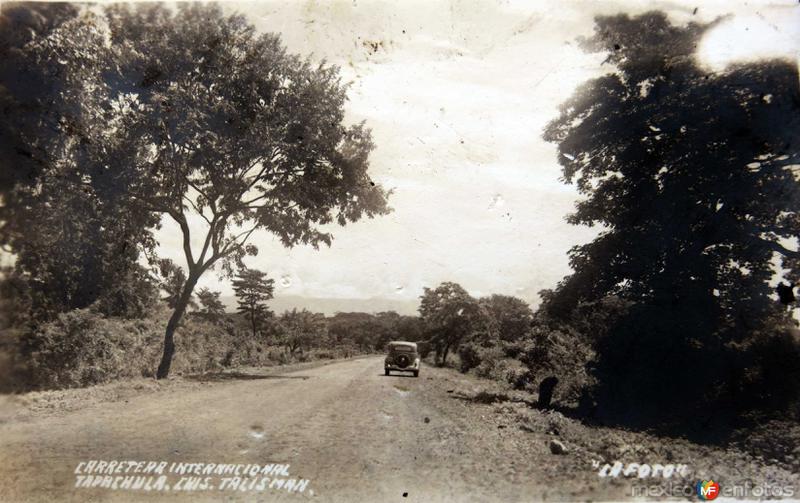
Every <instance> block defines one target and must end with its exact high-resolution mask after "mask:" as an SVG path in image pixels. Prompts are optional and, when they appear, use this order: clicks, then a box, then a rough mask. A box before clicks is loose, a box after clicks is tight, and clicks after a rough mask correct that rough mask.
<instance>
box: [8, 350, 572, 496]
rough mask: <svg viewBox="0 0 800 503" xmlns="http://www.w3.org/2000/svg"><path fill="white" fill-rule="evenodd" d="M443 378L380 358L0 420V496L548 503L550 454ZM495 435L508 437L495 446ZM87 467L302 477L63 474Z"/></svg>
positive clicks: (443, 373) (552, 491)
mask: <svg viewBox="0 0 800 503" xmlns="http://www.w3.org/2000/svg"><path fill="white" fill-rule="evenodd" d="M452 376H453V372H452V371H449V370H442V369H434V368H428V367H424V368H423V371H422V373H421V375H420V377H419V378H417V379H415V378H412V377H404V376H400V375H397V376H395V375H392V376H390V377H386V376H384V375H383V369H382V358H381V357H370V358H363V359H358V360H350V361H345V362H341V363H334V364H330V365H327V366H323V367H319V368H315V369H309V370H303V371H296V372H291V373H286V374H282V375H278V376H268V377H267V376H260V378H255V377H254V378H249V379H235V380H228V381H225V382H214V383H211V384H207V385H204V386H202V387H200V388H199V389H191V390H188V391H186V390H184V391H181V390H178V391H175V392H165V393H159V394H155V395H142V396H137V397H134V398H132V399H130V400H128V401H127V403H125V402H115V403H105V404H100V405H95V406H92V407H89V408H87V409H83V410H78V411H74V412H68V413H66V414H61V415H51V416H49V417H39V418H33V419H31V420H28V421H17V422H10V423H7V424H4V425H0V499H2V500H3V501H50V502H54V501H157V500H164V499H166V500H169V501H172V500H186V501H219V500H225V501H230V500H234V501H307V500H312V501H375V502H388V501H403V502H407V501H424V502H429V501H504V502H506V501H531V500H539V499H541V498H542V497H548V496H549V497H556V498H558V497H559V495H560V493H559V491H558V488H557V487H549V486H548V485H547V484H546V483H545V480H544V479H543V477H545V476H546V471H547V470H546V469H547V465H548V464H549V463H550V462H549V461H548V459H551V458H552V457H553V455H552V454H550V452H549V450H548V447H547V446H546V445H545V444H544V443H542V442H533V441H531V439H529V438H525V436H526V432H524V431H521V430H519V429H516V428H513V427H511V426H509V427H504V426H501V427H498V425H497V424H495V422H493V421H488V420H486V419H487V418H485V417H482V416H484V415H486V414H491V410H490V409H488V408H486V407H485V406H484V407H481V406H477V407H476V405H474V404H471V403H468V402H467V401H465V400H463V399H459V398H458V396H454V393H453V390H452V389H446V388H448V386H452V385H453V382H452V381H451V380H449V379H451V378H452ZM448 391H449V393H448ZM488 419H491V418H488ZM509 435H511V436H516V437H519V438H518V439H517V440H519V442H520V443H519V444H518V443H517V442H507V441H506V440H507V438H506V437H508V436H509ZM527 435H528V436H530V435H529V434H527ZM519 445H522V446H525V448H524V449H521V450H520V449H519ZM512 446H513V447H512ZM89 460H107V461H108V460H144V461H151V460H153V461H166V462H170V463H171V462H184V463H217V464H221V463H251V464H260V465H264V464H268V463H284V464H289V465H290V467H289V469H288V471H289V473H290V475H291V476H292V477H296V478H298V479H300V478H302V479H307V480H308V481H309V483H308V486H307V487H306V489H305V490H304V491H303V492H302V493H297V492H295V493H291V494H289V493H287V492H284V491H280V490H270V489H267V490H264V491H258V490H246V491H238V490H233V491H231V490H220V489H219V488H218V487H215V488H213V489H206V490H205V491H201V490H197V491H193V492H181V491H176V490H171V491H155V492H154V491H151V492H146V491H143V490H138V491H133V490H119V489H118V490H111V489H101V488H94V489H91V488H88V489H87V488H75V483H76V475H75V474H74V470H75V468H76V466H77V465H78V463H80V462H83V461H89ZM550 468H552V466H550ZM175 480H176V478H175V477H171V482H172V483H173V484H174V482H175ZM215 481H216V482H218V481H219V477H217V478H216V479H215ZM217 485H219V484H217ZM404 494H405V495H404ZM584 494H585V493H584ZM560 496H561V497H565V498H569V494H562V495H560Z"/></svg>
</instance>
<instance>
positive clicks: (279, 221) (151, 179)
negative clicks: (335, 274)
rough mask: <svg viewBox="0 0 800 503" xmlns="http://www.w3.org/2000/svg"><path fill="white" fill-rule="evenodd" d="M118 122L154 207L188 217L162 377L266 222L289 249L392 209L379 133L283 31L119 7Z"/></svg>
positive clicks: (113, 21) (157, 8)
mask: <svg viewBox="0 0 800 503" xmlns="http://www.w3.org/2000/svg"><path fill="white" fill-rule="evenodd" d="M107 14H108V15H107V20H108V26H109V30H110V50H111V52H112V57H113V61H114V65H113V66H110V67H108V68H105V69H104V70H105V73H104V77H105V79H106V80H107V81H108V82H109V84H110V86H111V90H112V92H113V99H112V100H111V102H112V103H113V106H114V107H115V108H116V109H117V110H119V114H118V116H117V117H116V120H115V121H114V122H113V123H112V124H111V127H112V129H113V131H114V134H115V137H116V138H117V139H118V141H119V144H120V145H124V146H125V150H124V152H121V153H120V155H118V156H116V158H115V160H114V162H115V164H121V165H124V166H125V170H126V171H128V172H132V173H136V174H137V177H136V179H135V181H133V182H132V184H131V186H130V190H131V191H133V192H134V193H135V194H136V197H137V199H138V201H139V202H140V204H141V205H142V206H143V207H146V208H147V209H148V210H149V211H151V212H153V213H154V214H158V215H165V216H166V217H167V218H169V219H171V220H172V221H174V222H175V224H176V226H177V227H178V228H179V229H180V232H181V234H182V238H183V251H184V255H185V261H186V263H185V266H186V269H187V275H186V281H185V283H184V285H183V290H182V292H181V295H180V297H179V298H178V302H177V304H176V306H175V309H174V311H173V313H172V315H171V317H170V319H169V321H168V323H167V327H166V331H165V335H164V351H163V357H162V360H161V363H160V365H159V367H158V371H157V373H156V375H157V377H158V378H163V377H166V376H167V375H168V373H169V369H170V364H171V361H172V356H173V354H174V351H175V343H174V339H173V335H174V332H175V328H176V327H177V325H178V322H179V321H180V319H181V317H182V316H183V314H184V311H185V310H186V306H187V304H188V302H189V299H190V297H191V295H192V291H193V290H194V287H195V285H196V284H197V281H198V279H199V278H200V277H201V276H202V275H203V274H204V273H205V272H206V271H208V270H209V269H211V268H213V267H214V266H215V265H219V266H221V268H222V270H223V271H224V272H226V273H228V274H230V273H231V272H232V271H233V269H234V267H235V266H241V261H242V258H243V257H244V256H245V255H248V254H249V255H254V254H255V253H257V249H256V248H255V246H253V245H252V244H249V243H248V239H249V238H250V236H251V235H252V234H253V232H255V231H256V230H258V229H261V230H265V231H267V232H271V233H273V234H274V235H276V236H277V237H278V238H279V239H280V240H281V242H282V243H283V244H284V245H285V246H294V245H297V244H310V245H312V246H314V247H317V246H318V245H319V244H320V243H324V244H330V243H331V238H332V236H331V234H330V226H328V225H327V224H331V223H338V224H339V225H345V224H346V223H347V222H354V221H356V220H359V219H360V218H361V217H363V216H368V217H372V216H375V215H380V214H384V213H386V212H387V211H388V209H387V205H386V193H385V192H384V191H383V190H382V189H381V187H380V186H378V185H376V184H375V183H374V182H372V181H371V180H370V178H369V175H368V173H367V169H368V167H369V161H368V156H369V153H370V151H371V150H372V148H373V143H372V140H371V137H370V132H369V130H368V129H366V128H365V127H364V126H363V125H362V124H359V125H354V126H347V125H345V122H344V105H345V101H346V86H345V85H343V84H342V83H341V81H340V78H339V71H338V68H336V67H333V66H328V65H325V64H312V63H311V62H310V61H309V60H306V59H302V58H300V57H298V56H295V55H292V54H289V53H287V52H286V50H285V48H284V47H283V45H282V44H281V42H280V38H279V37H278V36H277V35H274V34H258V33H256V31H255V28H254V27H253V26H252V25H251V24H249V23H248V22H247V21H246V20H245V18H244V17H243V16H240V15H225V14H223V12H222V10H221V9H220V8H219V7H217V6H215V5H205V4H180V5H179V6H178V7H177V10H176V11H175V10H171V9H168V8H166V7H164V6H162V5H152V4H149V5H141V6H137V7H135V8H134V7H130V6H127V5H117V6H112V7H110V8H109V9H108V10H107Z"/></svg>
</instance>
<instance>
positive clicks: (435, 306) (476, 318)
mask: <svg viewBox="0 0 800 503" xmlns="http://www.w3.org/2000/svg"><path fill="white" fill-rule="evenodd" d="M419 313H420V317H421V318H422V321H423V323H424V325H425V327H426V331H427V333H428V334H430V342H431V344H432V345H433V346H434V348H435V349H436V356H437V360H438V361H439V363H440V364H441V365H444V364H446V363H447V355H448V353H449V352H450V350H451V349H452V350H458V347H459V345H460V344H461V343H462V342H464V341H466V340H476V341H477V340H481V339H483V340H488V339H491V338H494V337H496V333H497V327H496V325H495V322H494V319H493V318H492V317H491V315H490V314H489V312H488V311H487V309H486V308H485V307H484V306H482V305H481V304H480V303H479V302H478V301H477V300H475V299H474V298H473V297H472V296H470V295H469V293H467V291H466V290H464V288H463V287H461V285H458V284H457V283H452V282H444V283H442V284H441V285H439V286H438V287H436V288H434V289H431V288H425V290H424V293H423V294H422V297H420V306H419Z"/></svg>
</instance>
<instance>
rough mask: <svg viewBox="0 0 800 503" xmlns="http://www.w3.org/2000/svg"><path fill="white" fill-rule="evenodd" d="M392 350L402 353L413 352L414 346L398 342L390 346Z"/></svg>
mask: <svg viewBox="0 0 800 503" xmlns="http://www.w3.org/2000/svg"><path fill="white" fill-rule="evenodd" d="M389 350H390V351H400V352H402V353H413V352H414V346H410V345H408V344H396V345H393V346H389Z"/></svg>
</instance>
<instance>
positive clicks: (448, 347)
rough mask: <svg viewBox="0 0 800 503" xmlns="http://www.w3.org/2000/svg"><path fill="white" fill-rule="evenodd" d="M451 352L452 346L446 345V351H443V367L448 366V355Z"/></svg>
mask: <svg viewBox="0 0 800 503" xmlns="http://www.w3.org/2000/svg"><path fill="white" fill-rule="evenodd" d="M449 351H450V344H446V345H445V346H444V350H442V367H444V366H445V365H446V364H447V353H448V352H449Z"/></svg>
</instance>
